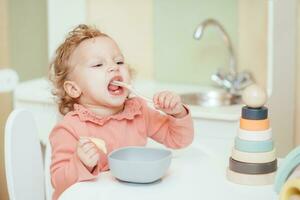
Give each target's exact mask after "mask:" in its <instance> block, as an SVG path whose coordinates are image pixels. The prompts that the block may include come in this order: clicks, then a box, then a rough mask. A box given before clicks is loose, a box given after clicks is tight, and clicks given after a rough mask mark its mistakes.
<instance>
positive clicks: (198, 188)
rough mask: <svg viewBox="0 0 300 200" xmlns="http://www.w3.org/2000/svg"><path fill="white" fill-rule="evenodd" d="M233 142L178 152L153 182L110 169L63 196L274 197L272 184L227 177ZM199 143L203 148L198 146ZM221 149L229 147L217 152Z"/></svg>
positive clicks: (110, 199)
mask: <svg viewBox="0 0 300 200" xmlns="http://www.w3.org/2000/svg"><path fill="white" fill-rule="evenodd" d="M230 146H231V144H230V143H228V142H227V143H224V142H223V141H219V142H218V141H216V140H210V141H209V140H207V141H203V143H202V144H201V146H198V147H197V146H195V145H192V146H191V147H189V148H187V149H185V150H183V151H182V152H180V154H175V158H173V159H172V163H171V166H170V168H169V170H168V172H167V174H166V176H164V177H163V178H162V180H160V181H158V182H155V183H152V184H132V183H125V182H120V181H118V180H116V179H115V178H114V177H113V176H112V175H111V173H110V172H109V171H108V172H104V173H100V175H99V177H98V178H97V179H96V180H94V181H88V182H80V183H76V184H74V185H72V186H71V187H70V188H68V189H67V190H66V191H65V192H64V193H63V194H62V195H61V196H60V200H81V199H82V200H83V199H84V200H86V199H105V200H119V199H131V200H135V199H143V200H148V199H149V200H150V199H151V200H153V199H155V200H166V199H172V200H183V199H186V200H193V199H195V200H199V199H208V200H210V199H212V200H214V199H224V200H225V199H228V200H241V199H242V200H253V199H255V200H273V199H274V200H275V199H278V196H277V195H276V193H275V192H274V190H273V185H267V186H245V185H238V184H235V183H231V182H229V181H227V179H226V173H225V171H226V168H227V166H228V157H229V155H230V149H231V148H230ZM199 147H200V148H199ZM218 149H223V150H224V149H228V151H226V152H224V154H222V155H221V154H216V152H217V151H218Z"/></svg>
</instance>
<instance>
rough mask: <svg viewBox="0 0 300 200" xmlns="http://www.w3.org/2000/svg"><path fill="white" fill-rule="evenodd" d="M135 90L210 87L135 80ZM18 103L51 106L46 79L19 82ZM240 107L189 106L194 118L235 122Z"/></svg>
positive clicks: (180, 90) (179, 90)
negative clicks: (24, 102)
mask: <svg viewBox="0 0 300 200" xmlns="http://www.w3.org/2000/svg"><path fill="white" fill-rule="evenodd" d="M133 85H134V86H135V88H136V89H137V90H138V91H140V92H141V93H143V94H145V95H146V96H152V95H153V94H154V93H155V92H157V91H163V90H171V91H174V92H177V93H179V94H182V93H188V92H197V91H207V90H212V89H213V88H212V87H206V86H200V85H197V84H175V83H162V82H158V81H153V80H136V81H134V82H133ZM15 97H16V100H18V101H26V102H31V103H35V102H36V103H44V104H53V103H54V97H53V96H52V94H51V84H50V82H49V81H48V80H47V79H46V78H39V79H34V80H30V81H25V82H21V83H20V84H19V85H18V86H17V87H16V90H15ZM241 107H242V105H234V106H220V107H200V106H190V108H191V111H192V116H193V117H194V118H205V119H213V120H214V119H217V120H224V121H237V120H238V119H239V118H240V111H241Z"/></svg>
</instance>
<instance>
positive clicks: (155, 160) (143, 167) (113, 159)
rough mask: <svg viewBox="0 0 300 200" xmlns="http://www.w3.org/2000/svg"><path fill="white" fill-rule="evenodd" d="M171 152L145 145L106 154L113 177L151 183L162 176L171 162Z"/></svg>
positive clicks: (127, 180)
mask: <svg viewBox="0 0 300 200" xmlns="http://www.w3.org/2000/svg"><path fill="white" fill-rule="evenodd" d="M171 158H172V152H171V151H170V150H165V149H156V148H147V147H125V148H120V149H117V150H115V151H113V152H111V153H110V154H109V155H108V164H109V167H110V171H111V173H112V175H113V176H114V177H116V178H117V179H119V180H122V181H126V182H133V183H151V182H154V181H157V180H159V179H160V178H162V177H163V176H164V174H165V173H166V171H167V169H168V168H169V166H170V164H171Z"/></svg>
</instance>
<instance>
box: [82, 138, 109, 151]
mask: <svg viewBox="0 0 300 200" xmlns="http://www.w3.org/2000/svg"><path fill="white" fill-rule="evenodd" d="M86 138H88V139H89V140H91V141H92V142H93V143H94V144H95V145H96V146H97V148H98V149H100V150H101V151H103V152H104V153H107V149H106V144H105V142H104V141H103V140H101V139H100V138H95V137H86Z"/></svg>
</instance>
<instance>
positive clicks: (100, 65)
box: [92, 64, 103, 67]
mask: <svg viewBox="0 0 300 200" xmlns="http://www.w3.org/2000/svg"><path fill="white" fill-rule="evenodd" d="M102 66H103V64H97V65H93V66H92V67H102Z"/></svg>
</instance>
